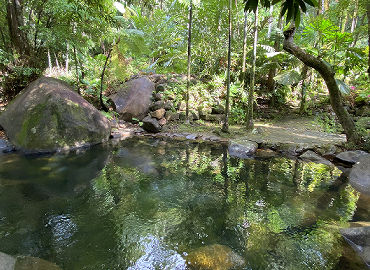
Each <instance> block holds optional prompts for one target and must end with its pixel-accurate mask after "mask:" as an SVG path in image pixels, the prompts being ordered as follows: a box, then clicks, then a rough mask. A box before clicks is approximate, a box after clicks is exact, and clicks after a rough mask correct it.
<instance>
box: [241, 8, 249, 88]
mask: <svg viewBox="0 0 370 270" xmlns="http://www.w3.org/2000/svg"><path fill="white" fill-rule="evenodd" d="M247 31H248V12H247V11H244V31H243V60H242V82H243V85H244V87H245V76H246V74H245V71H246V62H247Z"/></svg>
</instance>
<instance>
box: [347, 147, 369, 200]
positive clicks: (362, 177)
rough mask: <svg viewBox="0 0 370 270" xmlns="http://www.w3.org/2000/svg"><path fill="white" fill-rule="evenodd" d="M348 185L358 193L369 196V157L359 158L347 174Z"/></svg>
mask: <svg viewBox="0 0 370 270" xmlns="http://www.w3.org/2000/svg"><path fill="white" fill-rule="evenodd" d="M349 182H350V184H351V185H352V186H353V187H354V188H355V189H357V190H358V191H360V192H362V193H365V194H367V195H370V155H369V154H367V155H366V156H363V157H361V158H360V159H359V160H358V163H357V164H356V165H355V166H353V168H352V170H351V172H350V174H349Z"/></svg>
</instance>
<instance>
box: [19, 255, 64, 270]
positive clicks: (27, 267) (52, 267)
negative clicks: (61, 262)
mask: <svg viewBox="0 0 370 270" xmlns="http://www.w3.org/2000/svg"><path fill="white" fill-rule="evenodd" d="M14 270H62V269H61V268H60V267H59V266H58V265H56V264H55V263H52V262H48V261H45V260H43V259H40V258H36V257H28V256H25V257H23V256H21V257H17V261H16V263H15V267H14Z"/></svg>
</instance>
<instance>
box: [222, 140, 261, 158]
mask: <svg viewBox="0 0 370 270" xmlns="http://www.w3.org/2000/svg"><path fill="white" fill-rule="evenodd" d="M257 149H258V144H257V143H255V142H251V141H242V142H231V143H230V144H229V148H228V150H229V155H230V156H231V157H238V158H248V157H250V156H251V155H253V154H254V153H256V151H257Z"/></svg>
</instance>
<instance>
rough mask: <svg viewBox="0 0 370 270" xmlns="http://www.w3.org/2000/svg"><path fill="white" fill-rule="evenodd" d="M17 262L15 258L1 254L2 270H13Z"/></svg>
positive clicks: (0, 268)
mask: <svg viewBox="0 0 370 270" xmlns="http://www.w3.org/2000/svg"><path fill="white" fill-rule="evenodd" d="M15 261H16V259H15V258H14V257H12V256H10V255H8V254H5V253H2V252H0V270H13V269H14V265H15Z"/></svg>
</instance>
